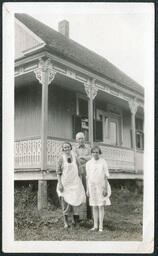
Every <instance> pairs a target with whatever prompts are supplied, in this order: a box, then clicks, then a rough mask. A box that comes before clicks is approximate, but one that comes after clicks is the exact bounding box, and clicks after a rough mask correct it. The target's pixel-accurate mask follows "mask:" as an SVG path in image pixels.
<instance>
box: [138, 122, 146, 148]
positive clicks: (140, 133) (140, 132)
mask: <svg viewBox="0 0 158 256" xmlns="http://www.w3.org/2000/svg"><path fill="white" fill-rule="evenodd" d="M136 147H137V149H144V133H143V120H142V119H140V118H136Z"/></svg>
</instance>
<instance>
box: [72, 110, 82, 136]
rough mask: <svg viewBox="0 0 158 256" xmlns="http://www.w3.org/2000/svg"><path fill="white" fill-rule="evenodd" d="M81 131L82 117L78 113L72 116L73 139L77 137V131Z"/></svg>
mask: <svg viewBox="0 0 158 256" xmlns="http://www.w3.org/2000/svg"><path fill="white" fill-rule="evenodd" d="M80 131H81V117H80V116H77V115H73V116H72V132H73V139H75V138H76V133H78V132H80Z"/></svg>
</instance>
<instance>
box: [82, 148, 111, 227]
mask: <svg viewBox="0 0 158 256" xmlns="http://www.w3.org/2000/svg"><path fill="white" fill-rule="evenodd" d="M91 153H92V159H91V160H90V161H88V162H87V164H86V175H87V176H86V177H87V195H88V196H89V204H90V206H92V209H93V220H94V226H93V228H92V229H91V230H98V228H99V231H100V232H101V231H103V220H104V206H105V205H110V204H111V202H110V199H109V197H110V195H111V188H110V185H109V182H108V177H109V171H108V166H107V163H106V161H105V160H104V159H103V158H101V157H100V154H101V149H100V148H99V147H98V146H94V147H93V148H92V149H91ZM98 224H99V225H98Z"/></svg>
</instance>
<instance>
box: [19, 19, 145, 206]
mask: <svg viewBox="0 0 158 256" xmlns="http://www.w3.org/2000/svg"><path fill="white" fill-rule="evenodd" d="M143 123H144V89H143V87H142V86H140V85H139V84H137V83H136V82H135V81H133V80H132V79H131V78H129V77H128V76H127V75H126V74H124V73H123V72H121V71H120V70H119V69H118V68H116V67H115V66H114V65H112V64H111V63H110V62H109V61H107V60H106V59H105V58H103V57H101V56H99V55H97V54H96V53H94V52H92V51H91V50H89V49H87V48H85V47H83V46H82V45H80V44H78V43H77V42H74V41H73V40H71V39H70V38H69V23H68V22H67V21H65V20H64V21H61V22H60V23H59V31H58V32H57V31H55V30H54V29H52V28H50V27H48V26H46V25H45V24H43V23H41V22H40V21H38V20H36V19H34V18H33V17H31V16H29V15H27V14H15V154H14V156H15V174H14V177H15V180H38V186H39V187H38V208H39V209H41V208H42V207H44V206H45V203H46V197H47V189H46V187H47V180H53V179H56V174H55V166H56V162H57V160H58V157H59V156H60V154H61V145H62V142H63V141H65V140H69V141H70V142H72V145H73V146H75V143H76V142H75V134H76V133H77V132H78V131H83V132H84V133H85V137H86V143H87V145H89V146H90V145H91V144H93V142H97V143H98V144H99V145H100V147H101V149H102V152H103V157H104V158H105V159H106V160H107V162H108V166H109V169H110V174H111V175H110V178H111V179H142V178H143V149H144V143H143V141H144V133H143Z"/></svg>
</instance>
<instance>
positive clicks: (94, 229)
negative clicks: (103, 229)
mask: <svg viewBox="0 0 158 256" xmlns="http://www.w3.org/2000/svg"><path fill="white" fill-rule="evenodd" d="M97 230H98V228H95V227H93V228H91V229H90V231H97Z"/></svg>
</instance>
